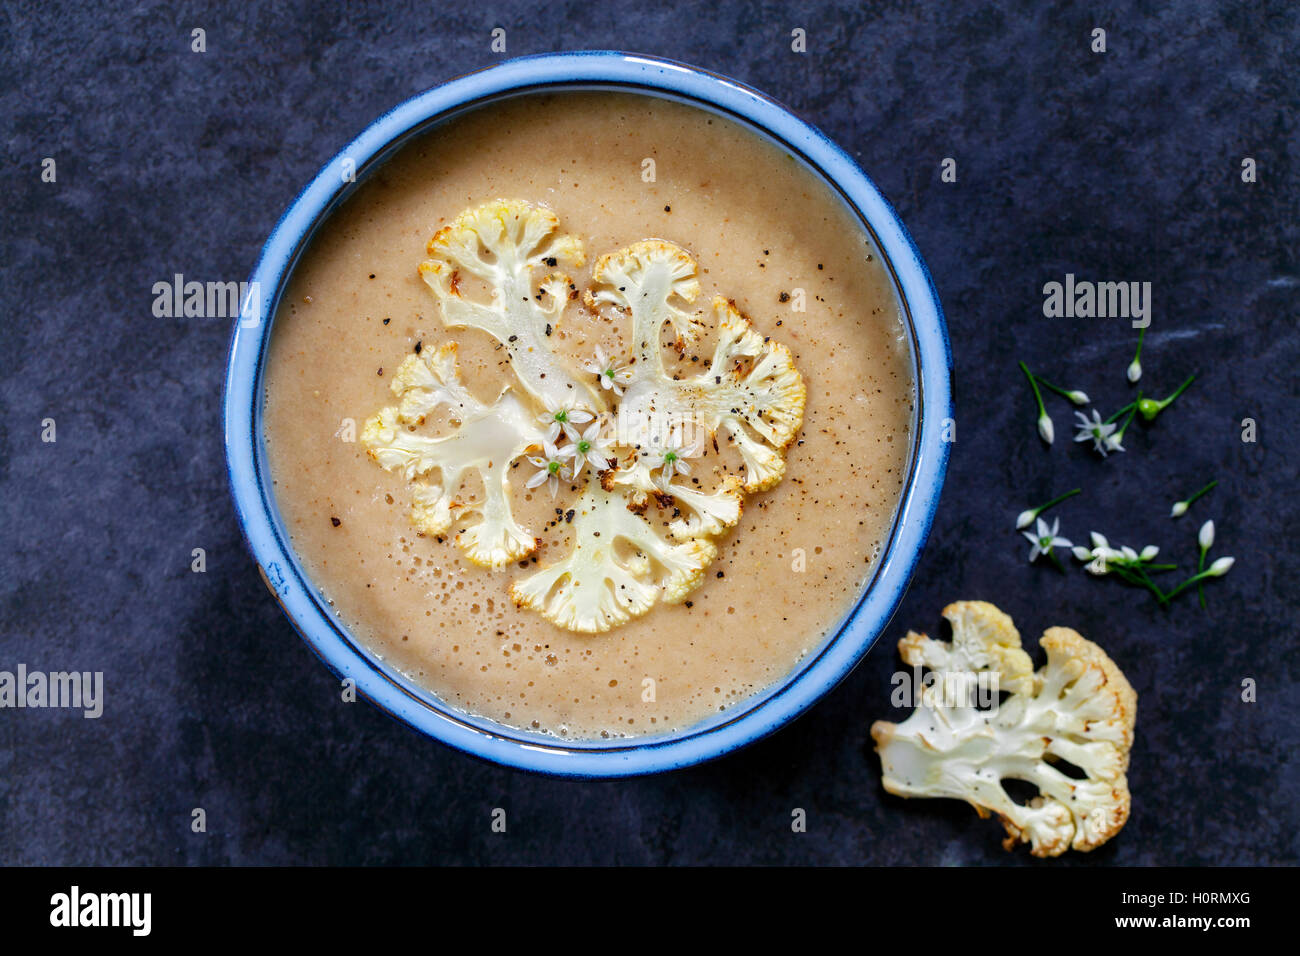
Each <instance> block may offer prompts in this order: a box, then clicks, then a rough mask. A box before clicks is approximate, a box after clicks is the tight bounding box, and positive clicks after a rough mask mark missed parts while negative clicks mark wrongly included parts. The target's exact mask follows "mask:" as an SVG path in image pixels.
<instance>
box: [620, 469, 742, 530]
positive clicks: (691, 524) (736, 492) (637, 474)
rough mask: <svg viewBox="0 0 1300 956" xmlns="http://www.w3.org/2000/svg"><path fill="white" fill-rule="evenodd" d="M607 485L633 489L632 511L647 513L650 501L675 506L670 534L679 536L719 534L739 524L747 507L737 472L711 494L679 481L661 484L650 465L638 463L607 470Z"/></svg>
mask: <svg viewBox="0 0 1300 956" xmlns="http://www.w3.org/2000/svg"><path fill="white" fill-rule="evenodd" d="M604 484H605V487H606V488H608V489H609V490H611V491H612V490H613V489H615V488H628V489H630V490H631V494H630V495H629V496H628V498H629V503H628V508H629V509H631V510H632V511H638V512H644V511H645V509H647V508H648V507H649V506H650V503H651V501H653V502H654V503H656V504H658V505H659V506H660V507H663V508H672V509H673V512H674V516H673V518H672V519H671V520H670V521H669V522H668V526H667V527H668V534H669V535H670V536H671V537H673V538H677V539H681V538H702V537H710V538H712V537H717V536H718V535H720V534H723V533H724V532H726V531H727V530H728V529H729V528H734V527H735V526H736V523H737V522H738V521H740V515H741V512H742V511H743V510H744V508H745V494H744V485H743V483H742V482H741V480H740V479H739V478H737V477H736V476H735V475H727V476H726V477H725V478H724V479H723V480H722V483H721V485H719V487H718V490H717V491H714V492H712V493H709V492H704V491H700V490H698V489H696V488H692V487H691V486H690V485H687V484H685V483H683V482H681V481H677V480H673V481H670V482H669V483H668V484H667V485H666V486H664V485H660V484H658V483H656V482H655V481H654V479H653V478H651V477H650V470H649V469H648V468H645V467H636V466H634V467H631V468H626V469H622V470H620V471H617V472H608V473H607V475H606V478H605V479H604Z"/></svg>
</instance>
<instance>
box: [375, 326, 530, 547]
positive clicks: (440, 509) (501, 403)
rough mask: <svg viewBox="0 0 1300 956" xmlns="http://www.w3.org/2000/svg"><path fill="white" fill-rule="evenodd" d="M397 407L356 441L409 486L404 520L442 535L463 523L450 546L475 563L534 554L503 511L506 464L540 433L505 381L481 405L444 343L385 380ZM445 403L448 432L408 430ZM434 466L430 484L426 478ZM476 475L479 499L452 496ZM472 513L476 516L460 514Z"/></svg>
mask: <svg viewBox="0 0 1300 956" xmlns="http://www.w3.org/2000/svg"><path fill="white" fill-rule="evenodd" d="M391 387H392V390H393V393H394V394H395V395H396V396H397V398H398V400H399V404H398V405H396V406H390V407H388V408H384V409H381V410H380V411H379V412H378V413H377V414H376V415H374V416H372V417H371V418H370V419H368V420H367V421H366V423H365V426H364V427H363V428H362V431H361V442H362V444H363V445H364V446H365V448H366V450H367V452H368V453H369V454H370V457H371V458H373V459H374V460H375V461H376V462H378V463H379V464H380V466H382V467H383V468H384V469H386V470H388V471H398V472H400V473H401V474H402V475H403V477H405V478H406V480H407V481H408V482H410V483H411V485H412V506H411V522H412V524H414V525H415V527H416V529H417V530H418V531H420V532H421V533H422V534H430V535H442V534H446V533H447V532H448V531H449V530H450V529H451V527H452V525H453V524H456V523H462V524H463V527H462V528H461V530H460V531H459V533H458V534H457V535H456V544H457V546H458V547H460V548H461V549H462V550H463V551H464V552H465V555H466V557H468V558H469V559H470V560H471V561H473V562H474V563H475V564H479V565H482V566H484V567H488V568H499V567H501V566H502V565H505V564H508V563H509V562H511V561H517V560H519V559H521V558H525V557H527V556H529V555H530V554H532V553H533V551H534V550H536V548H537V539H536V537H535V536H534V535H532V534H530V533H529V532H528V531H526V530H525V529H524V528H522V527H520V526H519V524H518V523H517V522H516V521H515V519H514V516H513V514H512V513H511V508H510V481H509V468H510V464H511V462H513V461H514V460H515V459H516V458H518V457H519V456H520V455H522V454H523V453H524V452H525V451H526V450H527V449H528V448H530V447H532V446H535V445H540V444H541V443H542V440H543V438H544V435H543V432H542V430H541V428H540V427H539V426H538V424H537V422H536V417H535V416H534V415H533V414H532V413H530V412H529V410H528V409H527V408H526V407H525V406H524V405H523V404H522V403H521V402H520V401H519V399H518V398H517V397H516V396H515V394H514V393H513V392H512V391H511V390H510V388H509V386H507V387H506V388H504V389H503V390H502V392H501V394H500V395H499V396H498V397H497V399H496V401H494V402H492V403H490V404H485V403H483V402H481V401H479V400H478V399H477V398H476V397H475V396H474V395H473V394H471V393H470V391H469V390H468V389H467V388H466V387H465V386H464V384H463V383H462V382H461V378H460V370H459V368H458V366H457V363H456V345H455V343H449V344H447V345H444V346H442V347H441V348H439V349H437V350H428V351H426V352H425V353H424V354H423V355H410V356H408V357H407V358H406V361H404V362H403V363H402V366H401V367H400V368H399V369H398V370H397V374H396V375H395V376H394V378H393V382H392V386H391ZM443 406H446V407H447V409H448V410H449V412H450V414H451V416H452V418H453V419H454V420H455V422H456V429H455V431H453V432H452V433H451V434H449V435H445V436H441V437H431V436H428V435H423V434H420V433H419V432H418V431H413V430H412V429H413V428H417V427H418V426H420V425H422V424H424V422H425V417H426V416H427V415H429V414H430V413H432V412H433V411H435V410H437V409H438V408H440V407H443ZM434 471H437V472H438V473H439V476H438V480H437V482H432V481H429V480H427V479H428V476H430V475H431V474H432V473H433V472H434ZM471 471H477V472H478V473H479V475H480V476H481V477H482V481H483V492H482V500H481V501H478V502H476V503H467V502H462V501H459V500H457V499H456V497H455V495H456V493H457V489H458V488H459V487H460V484H461V480H462V478H463V477H464V476H465V475H466V474H467V473H469V472H471ZM472 518H477V520H476V521H467V519H472Z"/></svg>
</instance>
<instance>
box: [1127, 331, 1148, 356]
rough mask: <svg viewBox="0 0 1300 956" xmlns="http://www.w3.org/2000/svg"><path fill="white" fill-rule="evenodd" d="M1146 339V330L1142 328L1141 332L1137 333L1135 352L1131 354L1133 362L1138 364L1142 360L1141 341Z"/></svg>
mask: <svg viewBox="0 0 1300 956" xmlns="http://www.w3.org/2000/svg"><path fill="white" fill-rule="evenodd" d="M1146 337H1147V328H1146V326H1143V327H1142V331H1140V332H1139V333H1138V347H1137V351H1136V352H1134V353H1133V361H1134V362H1139V361H1141V360H1142V340H1143V339H1145V338H1146ZM1130 364H1132V363H1130Z"/></svg>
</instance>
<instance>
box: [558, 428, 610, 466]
mask: <svg viewBox="0 0 1300 956" xmlns="http://www.w3.org/2000/svg"><path fill="white" fill-rule="evenodd" d="M602 424H604V423H603V422H601V420H600V419H599V418H598V419H596V420H595V421H594V422H592V423H591V424H590V425H589V426H588V427H587V430H586V431H585V432H583V433H582V434H581V435H580V436H578V438H577V439H575V440H574V442H573V444H571V445H567V446H565V448H564V449H563V451H562V452H561V454H564V455H568V456H569V457H570V458H571V459H572V460H573V464H572V466H571V467H572V470H573V477H574V478H575V479H576V478H577V477H578V476H579V475H581V474H582V471H583V469H584V468H585V467H586V466H587V465H590V466H591V469H592V471H594V472H596V473H597V474H599V473H600V472H602V471H606V470H608V468H609V467H610V464H609V463H610V461H611V460H613V458H614V457H615V456H614V453H613V452H612V451H610V450H609V439H608V438H606V437H604V436H603V435H601V433H600V431H601V426H602Z"/></svg>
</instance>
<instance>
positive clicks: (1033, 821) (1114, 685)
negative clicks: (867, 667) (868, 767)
mask: <svg viewBox="0 0 1300 956" xmlns="http://www.w3.org/2000/svg"><path fill="white" fill-rule="evenodd" d="M943 616H944V617H945V618H947V619H948V621H949V622H950V623H951V624H952V631H953V640H952V643H951V644H945V643H943V642H940V641H934V640H932V639H930V638H929V637H926V636H924V635H919V634H915V633H909V634H908V635H907V637H905V638H903V639H902V640H901V641H899V652H900V654H901V655H902V658H903V660H904V661H906V662H907V663H908V664H910V665H912V666H913V667H929V668H932V669H934V670H936V671H938V672H940V673H957V674H965V675H968V676H969V675H972V674H975V673H979V672H985V673H992V674H996V675H997V676H998V677H999V687H1000V690H1002V691H1009V692H1010V697H1009V698H1007V699H1006V700H1005V701H1003V702H1002V703H1001V704H1000V705H999V706H997V707H996V708H995V709H994V710H980V709H978V708H977V707H976V706H975V703H974V701H973V700H971V699H970V698H967V697H963V696H962V695H955V698H954V697H953V696H950V695H945V694H940V693H925V694H923V695H922V699H921V700H920V701H919V702H918V706H917V709H916V710H915V711H914V712H913V714H912V715H911V716H910V717H909V718H908V719H907V720H905V721H904V722H903V723H901V724H892V723H887V722H885V721H877V722H876V723H875V724H873V725H872V727H871V736H872V738H873V739H874V740H875V743H876V752H877V753H878V754H879V755H880V762H881V768H882V773H883V783H884V786H885V789H886V790H888V791H889V792H890V793H893V794H896V795H898V796H902V797H949V798H953V799H959V800H965V801H967V802H968V803H970V804H971V805H972V806H973V807H974V808H975V810H976V812H978V813H979V815H980V816H988V814H989V812H990V811H991V812H993V813H996V814H997V815H998V817H999V818H1000V819H1001V820H1002V823H1003V825H1004V826H1005V828H1006V831H1007V838H1006V840H1004V841H1003V846H1004V847H1006V848H1007V849H1011V848H1012V847H1013V846H1015V844H1016V843H1017V842H1024V843H1029V844H1030V847H1031V853H1033V855H1034V856H1040V857H1048V856H1059V855H1060V854H1061V853H1064V852H1065V851H1066V850H1067V849H1070V848H1073V849H1075V850H1082V851H1088V850H1093V849H1096V848H1097V847H1098V846H1101V844H1103V843H1105V842H1106V841H1107V840H1109V839H1110V838H1111V837H1113V836H1114V835H1115V834H1116V833H1118V832H1119V830H1120V829H1121V828H1122V827H1123V826H1124V823H1125V821H1127V819H1128V815H1129V804H1130V796H1129V789H1128V780H1127V778H1126V776H1125V774H1126V772H1127V769H1128V761H1129V752H1130V750H1131V748H1132V746H1133V727H1134V721H1135V718H1136V715H1137V694H1136V693H1135V692H1134V691H1133V688H1132V687H1131V686H1130V685H1129V682H1128V680H1127V679H1126V678H1125V677H1124V674H1123V673H1122V672H1121V671H1120V669H1119V668H1118V667H1117V666H1116V665H1115V663H1114V662H1113V661H1112V660H1111V659H1110V658H1109V657H1108V656H1107V655H1106V653H1105V652H1104V651H1102V649H1101V648H1100V647H1098V646H1097V645H1096V644H1093V643H1092V642H1091V641H1088V640H1085V639H1084V638H1083V637H1081V636H1080V635H1079V634H1078V633H1076V632H1075V631H1073V630H1070V629H1069V628H1064V627H1053V628H1049V629H1048V630H1047V631H1046V632H1045V633H1044V635H1043V637H1042V640H1041V642H1040V643H1041V644H1042V646H1043V649H1044V650H1045V651H1046V652H1047V664H1046V665H1045V666H1044V667H1043V668H1042V669H1040V670H1039V671H1037V672H1034V671H1032V669H1031V666H1032V665H1031V664H1030V661H1029V658H1028V655H1026V654H1025V652H1024V651H1023V650H1022V649H1021V647H1020V635H1019V633H1018V632H1017V631H1016V629H1015V627H1014V625H1013V624H1012V622H1011V619H1010V618H1009V617H1008V616H1007V615H1006V614H1004V613H1002V612H1001V611H1000V610H998V609H997V608H996V607H994V606H993V605H991V604H987V603H985V602H982V601H960V602H957V603H955V604H951V605H949V606H948V607H946V608H945V609H944V612H943ZM939 686H942V682H940V683H939ZM1066 764H1069V765H1073V767H1075V768H1077V769H1078V771H1079V772H1080V773H1081V774H1082V776H1081V777H1076V776H1074V775H1071V774H1067V773H1065V772H1063V768H1064V767H1065V765H1066ZM1007 779H1016V780H1022V781H1025V782H1027V783H1030V784H1032V785H1034V786H1035V787H1036V788H1037V789H1038V793H1039V795H1038V796H1037V797H1034V798H1033V799H1031V800H1030V801H1029V802H1028V803H1027V804H1024V805H1021V804H1019V803H1016V802H1015V801H1014V800H1012V799H1011V797H1010V796H1009V795H1008V794H1007V791H1006V789H1005V788H1004V787H1003V783H1002V782H1003V781H1004V780H1007Z"/></svg>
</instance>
